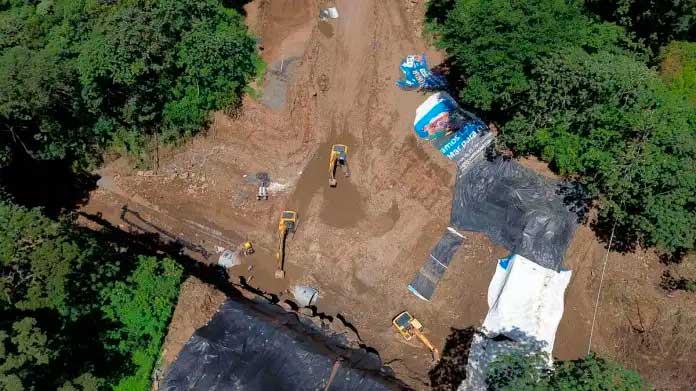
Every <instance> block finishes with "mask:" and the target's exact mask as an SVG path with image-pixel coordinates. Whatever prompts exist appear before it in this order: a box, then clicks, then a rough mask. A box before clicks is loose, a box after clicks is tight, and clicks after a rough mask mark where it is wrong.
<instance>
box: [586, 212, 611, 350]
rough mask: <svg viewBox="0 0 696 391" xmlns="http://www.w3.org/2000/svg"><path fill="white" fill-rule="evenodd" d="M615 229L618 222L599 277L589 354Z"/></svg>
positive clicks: (588, 346)
mask: <svg viewBox="0 0 696 391" xmlns="http://www.w3.org/2000/svg"><path fill="white" fill-rule="evenodd" d="M614 230H616V222H614V226H613V227H611V236H609V246H607V253H606V254H604V265H603V266H602V276H601V277H600V279H599V289H597V299H596V300H595V306H594V314H593V315H592V327H591V328H590V340H589V342H588V343H587V354H590V348H592V335H593V334H594V327H595V321H596V320H597V309H599V298H600V296H601V295H602V285H603V284H604V272H605V271H606V270H607V261H609V252H610V251H611V243H612V242H613V241H614Z"/></svg>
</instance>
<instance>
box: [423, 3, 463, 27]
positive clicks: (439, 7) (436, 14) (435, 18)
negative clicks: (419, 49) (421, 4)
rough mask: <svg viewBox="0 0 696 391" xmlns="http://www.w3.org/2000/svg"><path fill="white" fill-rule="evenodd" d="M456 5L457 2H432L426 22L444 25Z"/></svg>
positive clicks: (426, 12)
mask: <svg viewBox="0 0 696 391" xmlns="http://www.w3.org/2000/svg"><path fill="white" fill-rule="evenodd" d="M456 4H457V2H456V0H430V1H429V2H428V5H427V8H426V10H425V20H426V21H427V22H435V23H438V24H439V23H443V22H444V21H445V20H446V19H447V14H449V12H450V11H451V10H452V8H454V6H455V5H456Z"/></svg>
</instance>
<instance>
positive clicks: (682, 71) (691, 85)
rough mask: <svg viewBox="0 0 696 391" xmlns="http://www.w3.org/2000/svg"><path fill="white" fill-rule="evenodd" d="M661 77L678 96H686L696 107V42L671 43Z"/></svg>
mask: <svg viewBox="0 0 696 391" xmlns="http://www.w3.org/2000/svg"><path fill="white" fill-rule="evenodd" d="M660 75H661V76H662V78H663V79H664V81H665V83H667V86H668V87H669V88H670V89H671V90H672V91H674V92H675V93H677V94H680V95H685V96H687V97H688V98H689V100H690V101H691V103H693V104H694V105H696V42H683V41H674V42H671V43H670V44H669V45H667V47H666V48H665V51H664V54H663V55H662V59H661V64H660Z"/></svg>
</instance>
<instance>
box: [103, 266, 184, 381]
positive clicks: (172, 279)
mask: <svg viewBox="0 0 696 391" xmlns="http://www.w3.org/2000/svg"><path fill="white" fill-rule="evenodd" d="M181 274H182V269H181V267H180V266H179V265H177V264H176V263H175V262H174V261H173V260H171V259H166V258H165V259H158V258H155V257H140V258H139V259H138V267H137V268H136V269H135V271H134V272H133V274H132V275H131V276H130V277H128V279H127V280H126V281H125V282H117V283H116V284H115V286H114V287H113V288H112V289H110V290H108V291H106V292H105V293H104V297H105V299H106V305H105V306H104V316H105V317H106V318H107V319H109V320H111V321H116V322H118V323H119V324H120V325H121V326H120V327H119V328H117V329H116V330H114V331H112V332H111V333H110V334H109V338H110V341H111V342H110V345H109V347H110V348H111V349H116V350H118V351H119V352H121V353H128V354H130V355H131V357H132V359H131V361H132V364H133V366H134V367H135V373H134V374H133V375H130V376H127V377H125V378H123V379H120V381H119V382H118V384H116V385H115V389H117V390H143V391H146V390H148V389H149V386H150V375H151V374H152V369H153V368H154V364H155V361H156V360H157V358H158V357H159V353H160V347H161V345H162V340H163V337H164V334H165V333H166V331H167V325H168V324H169V319H170V318H171V315H172V311H173V307H174V304H176V300H177V297H178V294H179V283H180V282H181Z"/></svg>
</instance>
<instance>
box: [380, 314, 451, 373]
mask: <svg viewBox="0 0 696 391" xmlns="http://www.w3.org/2000/svg"><path fill="white" fill-rule="evenodd" d="M392 324H393V325H394V328H395V329H396V331H398V332H399V334H401V336H402V337H404V339H405V340H407V341H410V340H411V338H413V337H416V338H418V339H419V340H420V341H421V342H422V343H423V345H425V346H426V347H427V348H428V349H430V351H431V352H432V355H433V360H434V361H436V362H437V361H439V360H440V352H439V351H438V350H437V348H436V347H435V346H434V345H433V344H432V343H431V342H430V340H429V339H428V338H427V337H426V336H425V335H423V324H421V322H420V321H418V319H416V318H414V317H413V316H412V315H411V314H410V313H409V312H408V311H404V312H402V313H400V314H399V315H397V316H396V317H395V318H394V320H392Z"/></svg>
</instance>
